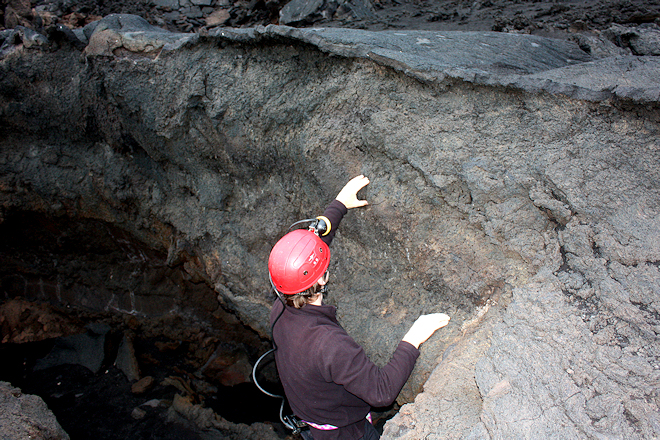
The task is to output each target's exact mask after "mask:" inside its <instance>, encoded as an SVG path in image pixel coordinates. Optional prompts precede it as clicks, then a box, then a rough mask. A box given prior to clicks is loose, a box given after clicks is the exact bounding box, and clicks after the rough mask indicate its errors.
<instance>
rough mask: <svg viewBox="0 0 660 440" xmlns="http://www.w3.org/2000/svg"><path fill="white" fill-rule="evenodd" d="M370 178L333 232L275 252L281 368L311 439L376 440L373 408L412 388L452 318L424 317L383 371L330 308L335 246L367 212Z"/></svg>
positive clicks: (337, 203)
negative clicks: (342, 231) (344, 226)
mask: <svg viewBox="0 0 660 440" xmlns="http://www.w3.org/2000/svg"><path fill="white" fill-rule="evenodd" d="M368 184H369V179H368V178H367V177H365V176H362V175H360V176H357V177H355V178H353V179H351V180H350V181H349V182H348V183H347V184H346V185H345V186H344V188H342V190H341V191H340V192H339V194H338V195H337V197H336V198H335V200H333V201H332V203H330V205H329V206H328V207H327V208H326V210H325V211H324V213H323V216H320V217H318V218H320V219H322V220H323V222H324V223H326V226H327V227H326V230H325V231H323V230H321V231H313V230H303V229H296V230H294V231H292V232H289V233H288V234H286V235H285V236H284V237H282V238H281V239H280V240H279V241H278V242H277V243H276V244H275V246H274V247H273V249H272V251H271V253H270V257H269V260H268V270H269V275H270V278H271V282H272V284H273V286H274V287H275V288H276V289H277V293H278V297H279V300H276V301H275V303H274V305H273V307H272V310H271V314H270V321H271V327H272V333H273V343H274V345H275V347H276V349H275V363H276V365H277V371H278V373H279V376H280V380H281V382H282V385H283V388H284V393H285V395H286V397H287V400H288V402H289V406H290V407H291V409H292V410H293V412H294V414H295V415H296V416H297V417H299V418H300V419H301V420H303V421H304V422H305V423H307V424H308V425H309V431H307V430H305V431H303V432H302V435H303V438H305V439H306V440H307V439H313V440H339V439H341V440H359V439H361V440H373V439H378V438H379V434H378V432H377V431H376V429H375V428H374V427H373V425H372V424H371V421H370V410H371V407H384V406H388V405H390V404H391V403H392V402H393V401H394V399H396V397H397V395H398V394H399V392H400V391H401V388H402V387H403V385H404V384H405V383H406V381H407V380H408V377H409V376H410V374H411V372H412V369H413V367H414V366H415V362H416V360H417V358H418V356H419V346H420V344H422V343H423V342H424V341H426V340H427V339H428V338H429V337H431V335H432V334H433V333H434V332H435V331H436V330H437V329H439V328H442V327H444V326H446V325H447V324H448V322H449V319H450V318H449V316H447V315H445V314H443V313H435V314H430V315H422V316H420V317H419V318H418V319H417V320H416V321H415V323H414V324H413V325H412V327H411V328H410V330H409V331H408V332H407V333H406V335H405V336H404V337H403V339H402V340H401V342H400V343H399V344H398V347H397V348H396V350H395V351H394V354H393V355H392V358H391V359H390V361H389V362H388V363H387V365H385V366H383V367H382V368H379V367H378V366H376V365H375V364H374V363H372V362H371V361H370V360H369V358H368V357H367V355H366V354H365V352H364V350H363V349H362V347H360V346H359V345H358V344H357V343H356V342H355V341H354V340H353V338H351V337H350V336H349V335H348V334H347V332H346V331H345V330H344V329H343V328H342V326H341V325H340V324H339V322H338V321H337V318H336V308H335V307H334V306H331V305H326V304H324V303H323V298H324V294H325V292H326V290H325V289H326V287H327V283H328V271H327V270H328V265H329V263H330V250H329V245H330V243H331V242H332V240H333V238H334V236H335V233H336V232H337V227H338V226H339V223H340V222H341V220H342V218H343V217H344V215H346V213H347V212H348V210H349V209H353V208H359V207H362V206H366V205H367V204H368V202H367V201H366V200H359V199H358V197H357V193H358V191H360V190H361V189H362V188H364V187H365V186H366V185H368Z"/></svg>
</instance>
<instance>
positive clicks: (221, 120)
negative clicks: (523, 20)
mask: <svg viewBox="0 0 660 440" xmlns="http://www.w3.org/2000/svg"><path fill="white" fill-rule="evenodd" d="M115 20H116V18H115ZM115 23H116V22H115ZM119 24H120V25H119V26H117V25H107V22H105V24H103V25H102V26H100V27H98V26H99V25H98V24H97V25H96V27H95V29H93V30H91V29H90V30H91V32H90V33H88V35H85V38H87V40H86V41H82V40H81V41H82V42H83V43H84V44H86V48H85V49H84V52H82V53H81V52H80V51H79V50H77V49H74V48H72V47H70V45H69V44H70V43H67V42H66V41H64V40H60V42H59V43H58V44H59V48H58V49H57V50H50V51H44V50H33V49H27V48H17V49H16V50H15V51H13V52H11V53H9V55H7V56H5V58H4V59H2V61H0V97H1V98H0V129H1V130H2V133H3V135H2V137H1V138H0V143H1V145H2V146H1V147H0V166H1V167H2V173H1V177H0V178H1V179H2V180H1V182H2V183H1V185H0V188H1V189H2V191H1V192H0V200H1V206H2V209H3V216H4V217H5V218H10V216H11V215H13V214H12V213H14V212H18V211H33V212H38V213H39V214H40V215H43V216H46V217H47V218H48V217H58V218H64V219H67V220H70V221H72V222H79V221H83V220H85V221H86V220H88V219H94V220H95V221H100V222H102V223H105V224H110V225H112V227H113V228H118V229H120V230H122V231H124V232H125V233H127V234H129V235H130V236H131V237H132V239H134V240H137V241H139V242H140V243H142V244H143V245H144V246H145V247H148V248H150V249H153V250H154V251H157V252H159V253H160V254H162V255H167V258H166V264H167V265H168V266H169V267H174V268H181V269H182V270H183V271H184V272H185V273H186V274H187V276H188V277H189V278H190V279H192V280H194V281H195V282H203V283H205V284H206V285H208V286H212V287H213V289H214V290H215V291H216V292H217V294H218V299H219V301H220V303H222V304H223V305H224V306H225V307H227V308H229V309H231V310H233V311H234V312H235V313H236V314H237V315H238V316H239V317H240V318H241V319H242V320H243V322H244V323H246V324H247V325H249V326H251V327H252V328H254V329H256V330H258V331H259V332H261V334H262V335H267V334H268V332H269V329H268V327H267V325H268V324H267V322H268V320H267V314H268V310H269V307H270V303H271V301H272V297H271V296H270V294H269V287H268V281H267V273H266V264H265V262H266V261H267V256H268V253H269V251H270V248H271V246H272V245H273V244H274V243H275V242H276V241H277V239H278V238H279V237H280V236H281V235H283V234H284V233H285V232H286V230H287V228H288V227H289V225H290V224H292V223H293V222H294V221H297V220H300V219H302V218H308V217H312V216H314V215H316V214H318V213H320V212H321V211H322V209H323V207H324V206H325V204H326V203H328V202H329V201H330V200H332V198H333V197H334V195H335V194H336V192H337V191H338V190H339V189H340V188H341V186H342V185H343V183H345V181H346V180H348V179H349V178H350V177H352V176H354V175H357V174H365V175H367V176H369V177H370V179H371V181H372V183H371V184H370V185H369V186H368V187H367V188H366V190H365V191H364V194H363V196H364V197H365V198H366V199H367V200H369V202H370V206H369V207H368V208H366V209H361V210H356V211H354V212H351V213H349V215H348V216H347V217H346V219H345V220H344V222H343V223H342V226H341V229H340V232H339V234H338V236H337V238H336V240H335V242H334V243H333V248H332V252H333V260H332V262H331V266H330V271H331V283H332V290H331V293H330V297H329V301H330V302H331V303H333V304H336V305H337V306H338V308H339V319H340V321H341V322H342V324H343V325H344V326H345V327H346V329H347V330H348V331H349V333H351V334H353V335H354V336H355V338H356V340H357V341H358V342H359V343H360V344H362V345H363V346H364V347H365V349H366V350H367V352H368V353H369V354H370V355H371V356H372V358H373V359H374V360H375V361H376V362H379V363H382V362H385V361H386V360H387V359H388V357H389V353H391V351H392V350H393V348H394V346H395V345H396V343H397V342H398V340H399V339H400V338H401V337H402V335H403V334H404V333H405V331H406V330H407V328H408V326H409V325H410V324H411V323H412V322H413V321H414V319H415V318H416V317H417V316H418V315H419V314H421V313H429V312H439V311H442V312H446V313H449V314H450V315H452V317H453V319H452V322H451V324H450V326H449V327H448V328H446V329H445V330H443V331H442V332H441V333H440V334H438V335H437V336H435V337H434V338H432V339H431V340H430V341H429V342H428V343H426V344H425V345H424V347H423V349H422V356H421V358H420V362H419V363H418V366H417V367H416V371H415V372H414V374H413V377H412V378H411V380H410V381H409V383H408V385H407V386H406V388H405V389H404V392H403V393H402V395H401V396H400V402H402V403H405V402H411V403H410V404H408V405H406V406H404V407H403V408H402V410H401V412H400V413H399V415H397V416H396V417H395V418H394V419H393V420H392V421H390V422H389V423H388V425H387V426H386V428H385V433H384V437H385V438H409V439H416V438H420V437H422V436H429V437H427V438H493V439H494V438H558V437H561V438H585V437H586V438H653V437H654V436H657V435H659V434H660V420H658V416H657V414H658V403H659V402H658V399H660V389H659V388H658V380H659V379H660V352H659V350H658V348H657V347H658V344H657V334H658V332H659V331H660V328H659V327H658V325H659V324H660V315H659V312H660V309H659V307H660V304H659V303H658V293H659V291H658V289H659V287H658V286H660V282H659V281H660V274H659V271H658V266H659V264H658V262H659V261H660V243H659V241H660V222H659V221H658V218H659V217H658V210H659V209H660V206H659V201H660V197H658V196H659V194H658V193H659V189H660V185H659V182H660V179H659V177H660V176H659V171H658V168H657V166H656V165H657V163H658V161H659V159H660V151H659V142H658V128H659V124H658V122H659V118H658V116H659V113H658V107H657V100H658V90H660V89H658V84H659V81H658V80H659V78H660V76H659V75H658V74H657V72H658V69H657V61H656V59H655V57H650V56H648V57H634V56H618V57H610V58H603V59H598V60H597V59H594V58H592V56H590V55H588V54H586V53H585V52H583V51H581V50H580V49H579V48H578V46H577V45H575V44H572V43H567V42H558V41H556V40H548V39H543V38H537V37H530V36H521V35H513V36H512V35H498V34H493V33H435V32H433V33H416V32H406V33H397V32H392V33H369V32H357V31H354V32H352V31H345V30H325V31H324V30H308V31H294V30H291V29H289V28H283V27H277V26H269V27H267V28H258V29H251V30H245V31H238V30H226V29H223V30H218V32H217V33H215V34H213V35H211V36H208V37H200V36H199V35H192V34H162V33H158V32H156V31H153V30H152V29H148V28H145V29H143V30H138V31H136V30H135V29H126V28H124V29H122V27H121V19H120V20H119ZM401 34H405V35H401ZM78 35H79V36H80V35H81V34H80V33H79V34H78ZM80 38H83V37H82V36H80ZM83 39H84V38H83ZM51 47H52V46H51ZM470 48H472V49H470ZM6 276H7V274H6V273H5V274H3V286H4V285H5V284H4V278H6ZM107 276H108V277H109V276H110V274H107ZM101 282H103V278H102V277H101ZM175 295H176V293H175ZM72 301H75V299H73V300H72ZM137 303H139V302H137ZM137 303H136V304H137ZM136 311H137V312H146V309H145V310H136ZM429 374H430V378H429V380H428V381H426V379H427V378H428V377H429ZM424 383H425V385H423V384H424ZM422 386H424V390H425V391H424V392H423V393H421V394H419V395H418V396H417V398H416V399H415V400H414V402H412V400H413V398H414V396H415V395H416V394H417V393H418V392H419V391H420V390H421V389H422Z"/></svg>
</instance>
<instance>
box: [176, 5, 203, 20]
mask: <svg viewBox="0 0 660 440" xmlns="http://www.w3.org/2000/svg"><path fill="white" fill-rule="evenodd" d="M179 12H181V14H183V15H185V16H186V17H188V18H201V17H203V16H204V14H202V9H201V8H200V7H199V6H190V7H186V8H181V9H180V10H179Z"/></svg>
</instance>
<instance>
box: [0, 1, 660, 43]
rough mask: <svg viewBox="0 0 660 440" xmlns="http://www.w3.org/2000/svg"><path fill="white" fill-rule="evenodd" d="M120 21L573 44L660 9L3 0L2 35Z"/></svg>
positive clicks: (639, 4) (635, 5) (633, 4)
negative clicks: (497, 36) (457, 34)
mask: <svg viewBox="0 0 660 440" xmlns="http://www.w3.org/2000/svg"><path fill="white" fill-rule="evenodd" d="M302 10H304V13H303V12H302ZM292 11H297V14H296V13H294V12H292ZM113 13H125V14H135V15H139V16H141V17H144V18H146V19H147V20H148V21H149V22H150V23H151V24H153V25H156V26H159V27H162V28H165V29H168V30H171V31H178V32H193V31H194V32H197V31H201V32H204V31H205V30H209V29H212V28H214V27H217V26H230V27H253V26H257V25H268V24H278V23H280V24H288V25H292V26H298V27H309V26H313V27H351V28H359V29H369V30H384V29H420V30H465V31H477V30H478V31H484V30H488V31H490V30H493V31H498V32H519V33H526V34H534V35H543V36H552V37H557V38H567V37H570V36H571V35H572V34H574V33H576V32H580V33H584V32H587V33H589V32H591V33H594V32H598V31H602V30H605V29H607V28H609V27H610V26H611V25H612V24H620V25H624V26H627V25H640V24H647V25H657V24H658V23H659V21H660V1H658V0H651V1H644V0H586V1H582V0H566V1H552V2H539V1H535V0H521V1H515V2H512V1H508V0H477V1H472V0H446V1H434V0H329V1H328V0H294V1H292V2H288V1H287V0H250V1H247V0H236V1H232V0H137V1H129V0H108V1H104V0H83V1H71V0H36V1H34V0H33V1H30V0H2V1H0V29H2V27H3V23H4V28H7V29H9V28H13V27H14V26H15V25H17V24H18V25H23V26H28V27H33V28H35V29H37V30H43V29H45V28H48V27H49V26H51V25H54V24H59V23H61V24H64V25H66V26H68V27H71V28H75V27H81V26H84V25H85V24H88V23H89V22H90V21H93V20H97V19H98V18H100V17H103V16H106V15H108V14H113Z"/></svg>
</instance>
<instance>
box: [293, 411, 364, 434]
mask: <svg viewBox="0 0 660 440" xmlns="http://www.w3.org/2000/svg"><path fill="white" fill-rule="evenodd" d="M367 420H369V423H371V424H372V425H373V424H374V422H373V420H372V419H371V413H370V412H369V413H367ZM303 422H305V423H307V424H308V425H309V426H311V427H312V428H316V429H320V430H321V431H332V430H334V429H339V427H337V426H335V425H330V424H325V425H318V424H316V423H312V422H308V421H307V420H303Z"/></svg>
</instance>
